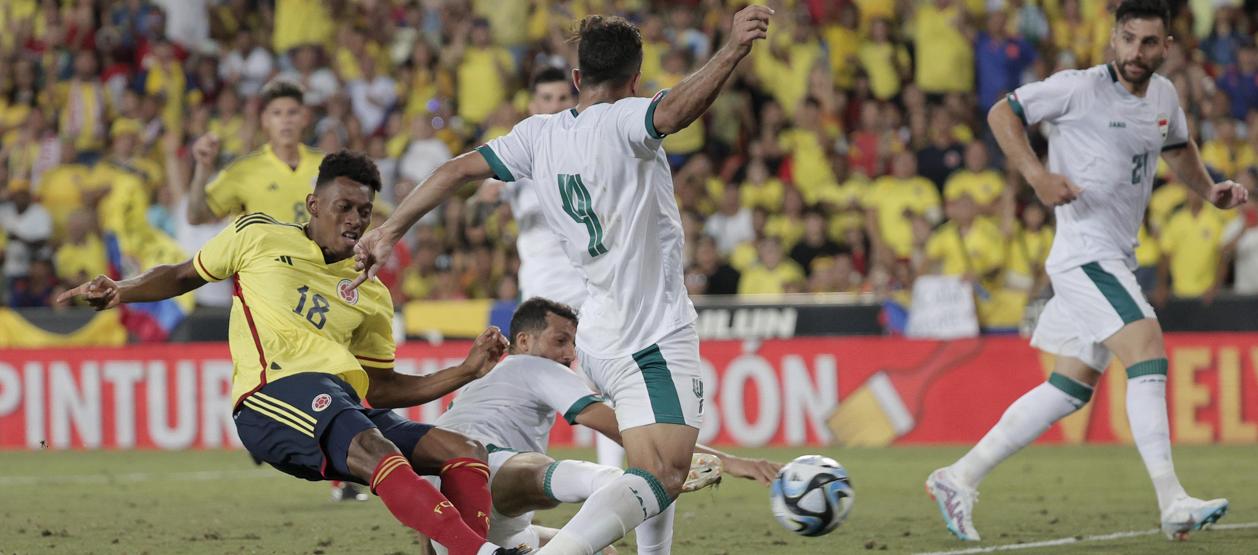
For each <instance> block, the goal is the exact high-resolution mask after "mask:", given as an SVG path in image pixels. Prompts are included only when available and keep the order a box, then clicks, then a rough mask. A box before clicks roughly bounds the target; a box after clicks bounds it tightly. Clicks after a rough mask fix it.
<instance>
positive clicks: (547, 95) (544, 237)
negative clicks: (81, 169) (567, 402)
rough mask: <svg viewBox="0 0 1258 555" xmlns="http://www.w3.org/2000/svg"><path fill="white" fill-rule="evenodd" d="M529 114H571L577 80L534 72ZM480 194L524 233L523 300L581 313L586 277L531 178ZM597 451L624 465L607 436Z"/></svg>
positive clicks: (602, 460) (598, 440)
mask: <svg viewBox="0 0 1258 555" xmlns="http://www.w3.org/2000/svg"><path fill="white" fill-rule="evenodd" d="M529 93H530V96H531V97H532V98H530V99H529V113H530V115H534V116H536V115H538V114H554V113H556V112H560V111H563V110H570V109H572V107H573V106H574V105H575V104H576V97H575V96H574V95H573V92H572V82H571V81H569V80H568V75H567V73H566V72H565V71H564V70H562V69H559V68H557V67H545V68H542V69H540V70H538V71H537V72H536V73H534V74H533V78H532V80H531V82H530V86H529ZM481 192H482V193H484V194H486V195H488V196H491V197H493V198H497V199H503V200H506V201H507V203H509V204H510V205H511V215H512V217H514V218H515V223H516V227H517V228H518V229H519V233H518V236H517V238H516V242H515V245H516V252H517V253H519V255H520V298H523V299H531V298H533V297H546V298H549V299H553V300H555V301H558V302H561V303H563V304H566V305H568V306H571V307H575V308H577V309H580V308H581V304H582V303H584V302H585V299H586V297H587V295H586V292H585V276H584V275H582V274H581V270H580V269H578V268H577V267H576V266H573V264H572V261H571V260H569V259H568V255H567V254H566V253H564V249H563V245H562V244H561V243H560V242H559V239H558V238H556V237H555V234H554V233H552V232H551V231H550V228H549V227H548V226H547V225H546V216H545V215H544V214H543V213H542V206H541V201H539V200H538V198H537V193H535V192H533V187H532V186H531V182H530V180H528V179H516V180H515V181H513V182H511V183H503V182H501V181H498V180H497V179H487V180H485V184H484V185H483V186H482V187H481ZM594 441H595V444H596V445H597V447H598V464H601V465H606V466H615V467H619V466H620V464H621V463H622V462H623V461H624V457H625V450H624V449H623V448H622V447H621V446H620V444H619V443H616V442H614V441H612V440H611V439H610V438H608V437H607V436H605V435H601V434H600V435H596V436H595V438H594Z"/></svg>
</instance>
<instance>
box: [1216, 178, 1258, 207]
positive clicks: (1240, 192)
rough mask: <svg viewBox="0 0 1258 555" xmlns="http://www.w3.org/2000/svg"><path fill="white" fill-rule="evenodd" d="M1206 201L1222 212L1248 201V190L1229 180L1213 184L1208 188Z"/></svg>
mask: <svg viewBox="0 0 1258 555" xmlns="http://www.w3.org/2000/svg"><path fill="white" fill-rule="evenodd" d="M1206 200H1208V201H1210V204H1213V205H1214V206H1215V207H1217V208H1221V209H1224V210H1226V209H1228V208H1236V207H1237V206H1240V205H1242V204H1245V203H1246V202H1248V201H1249V190H1248V189H1246V188H1245V186H1244V185H1241V184H1240V183H1237V182H1235V181H1231V180H1228V181H1224V182H1222V183H1215V184H1214V185H1213V186H1211V187H1210V193H1209V195H1208V198H1206Z"/></svg>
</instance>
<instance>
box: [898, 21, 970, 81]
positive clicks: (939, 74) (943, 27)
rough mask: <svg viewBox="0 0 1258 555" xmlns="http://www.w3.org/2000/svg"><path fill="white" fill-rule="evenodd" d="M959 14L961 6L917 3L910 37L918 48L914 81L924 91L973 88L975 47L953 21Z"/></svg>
mask: <svg viewBox="0 0 1258 555" xmlns="http://www.w3.org/2000/svg"><path fill="white" fill-rule="evenodd" d="M962 17H964V13H963V11H962V8H961V7H959V6H957V5H955V4H953V5H951V6H949V7H947V8H944V9H942V10H941V9H939V8H938V7H936V6H935V4H934V2H923V3H921V4H920V5H919V6H918V8H917V16H916V17H915V18H914V21H913V38H914V42H915V44H916V47H917V80H916V81H917V85H918V86H919V87H921V89H922V91H923V92H926V93H928V94H930V93H949V92H971V91H973V90H974V47H973V46H972V45H971V44H970V40H969V39H968V38H966V36H965V35H964V34H963V33H962V32H961V29H959V28H958V26H957V24H956V21H957V20H958V19H960V18H962Z"/></svg>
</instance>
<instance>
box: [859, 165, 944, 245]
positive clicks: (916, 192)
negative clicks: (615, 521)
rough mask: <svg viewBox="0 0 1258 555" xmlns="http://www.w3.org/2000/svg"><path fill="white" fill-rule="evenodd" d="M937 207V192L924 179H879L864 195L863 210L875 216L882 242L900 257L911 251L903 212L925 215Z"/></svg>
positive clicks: (908, 225)
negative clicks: (876, 216) (872, 212)
mask: <svg viewBox="0 0 1258 555" xmlns="http://www.w3.org/2000/svg"><path fill="white" fill-rule="evenodd" d="M939 204H940V202H939V190H938V189H936V188H935V184H934V183H931V182H930V180H928V179H926V178H924V177H911V178H908V179H900V178H897V177H893V176H889V175H888V176H884V177H880V178H878V180H877V181H874V184H873V187H872V188H870V190H869V193H868V194H867V195H865V207H866V208H867V209H870V210H874V211H875V214H877V215H878V231H879V233H880V234H881V235H882V240H883V242H884V243H886V245H887V247H888V248H890V249H891V251H892V252H894V253H895V255H896V256H900V257H905V256H908V255H909V254H910V253H911V252H912V250H913V226H912V224H911V223H910V222H909V219H908V218H906V217H905V216H904V213H905V212H906V211H908V212H913V213H915V214H925V213H926V212H927V211H929V210H932V209H938V208H939Z"/></svg>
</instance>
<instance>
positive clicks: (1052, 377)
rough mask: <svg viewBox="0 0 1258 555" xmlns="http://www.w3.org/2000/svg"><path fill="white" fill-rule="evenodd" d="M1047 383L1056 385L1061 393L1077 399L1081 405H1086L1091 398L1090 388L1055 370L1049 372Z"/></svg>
mask: <svg viewBox="0 0 1258 555" xmlns="http://www.w3.org/2000/svg"><path fill="white" fill-rule="evenodd" d="M1048 385H1051V386H1053V387H1056V388H1057V389H1060V390H1061V392H1062V393H1065V394H1066V395H1069V396H1071V397H1074V398H1075V399H1078V400H1079V403H1080V404H1081V405H1086V404H1087V403H1088V401H1091V400H1092V388H1090V387H1088V386H1086V385H1083V384H1081V383H1079V382H1077V381H1075V380H1073V379H1071V378H1068V377H1066V376H1063V375H1061V374H1058V373H1057V372H1053V373H1052V374H1049V376H1048Z"/></svg>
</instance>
